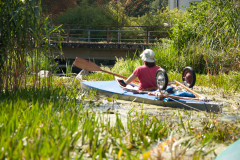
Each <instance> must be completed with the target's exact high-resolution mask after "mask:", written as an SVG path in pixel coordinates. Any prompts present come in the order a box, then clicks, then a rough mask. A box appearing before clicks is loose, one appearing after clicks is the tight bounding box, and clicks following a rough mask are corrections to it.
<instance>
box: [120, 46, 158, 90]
mask: <svg viewBox="0 0 240 160" xmlns="http://www.w3.org/2000/svg"><path fill="white" fill-rule="evenodd" d="M140 57H141V58H142V60H143V62H144V65H142V66H139V67H137V68H136V69H135V70H134V72H133V73H132V74H131V75H130V76H129V77H128V79H127V80H126V81H125V83H124V82H123V84H122V85H123V86H126V85H128V84H130V83H131V82H132V81H133V80H135V79H136V78H138V79H139V81H140V84H139V87H138V89H139V90H156V89H157V85H156V81H155V76H156V72H157V70H158V69H160V68H161V67H160V66H157V65H156V64H155V53H154V52H153V51H152V50H151V49H145V50H144V51H143V52H142V54H141V55H140Z"/></svg>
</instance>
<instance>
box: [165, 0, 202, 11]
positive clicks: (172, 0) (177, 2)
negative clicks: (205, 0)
mask: <svg viewBox="0 0 240 160" xmlns="http://www.w3.org/2000/svg"><path fill="white" fill-rule="evenodd" d="M201 1H202V0H168V5H169V9H170V10H172V9H174V8H178V9H181V10H185V7H188V6H189V4H190V3H191V2H201Z"/></svg>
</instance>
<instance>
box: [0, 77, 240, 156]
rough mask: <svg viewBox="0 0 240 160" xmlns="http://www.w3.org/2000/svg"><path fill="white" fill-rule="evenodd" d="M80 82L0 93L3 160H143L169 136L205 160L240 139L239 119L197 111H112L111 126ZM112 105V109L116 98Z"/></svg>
mask: <svg viewBox="0 0 240 160" xmlns="http://www.w3.org/2000/svg"><path fill="white" fill-rule="evenodd" d="M80 82H81V81H79V80H77V79H75V78H68V79H63V78H59V77H53V85H52V87H50V88H48V89H47V90H46V89H44V88H42V89H41V88H39V89H36V88H33V87H29V88H25V89H19V90H17V91H16V92H1V97H0V109H1V113H0V134H1V137H0V148H1V152H0V158H1V159H4V158H9V159H13V158H17V159H22V158H27V159H40V158H42V159H47V158H51V159H56V158H57V159H62V158H66V159H68V158H79V159H85V158H90V159H96V158H98V159H107V158H113V159H117V158H118V159H119V158H123V157H125V158H127V159H139V158H141V157H142V155H143V153H144V152H146V151H147V150H149V149H151V148H153V147H154V144H155V143H159V141H165V140H167V139H169V138H171V137H174V138H175V139H179V140H181V141H182V142H181V145H182V146H185V147H183V148H181V150H182V153H184V151H185V150H187V149H193V150H195V151H196V153H195V156H196V157H204V156H205V155H208V154H210V153H211V152H210V153H208V152H205V151H204V150H203V149H202V148H203V146H205V147H206V146H208V147H210V148H211V144H212V143H224V144H228V143H232V142H233V141H235V140H236V139H238V138H239V136H240V135H239V133H240V132H239V127H238V126H237V124H239V121H235V124H236V125H235V124H232V123H231V122H225V121H220V120H218V116H216V115H215V116H214V115H209V114H206V115H203V114H201V113H200V112H195V111H181V110H180V111H179V112H177V113H175V112H173V113H171V115H170V116H158V115H150V114H148V113H144V112H143V111H140V112H138V111H135V110H134V106H132V109H131V110H129V112H128V115H127V121H126V123H125V122H124V121H122V120H121V114H119V113H114V115H115V116H116V118H115V122H114V123H113V122H112V121H111V119H110V118H109V117H108V114H107V112H106V113H104V112H101V111H100V112H98V111H96V110H95V108H96V107H97V106H99V105H101V99H100V98H99V97H98V96H97V95H96V92H94V91H85V90H82V88H81V87H80V85H79V83H80ZM108 103H109V105H110V106H111V105H112V103H113V99H111V98H109V101H108ZM192 116H194V117H195V118H194V119H193V118H191V117H192ZM199 119H200V121H199ZM179 135H181V137H179ZM183 137H191V140H190V139H186V140H185V139H183ZM194 146H197V147H196V148H194ZM212 149H213V148H212ZM198 151H201V152H198ZM172 154H173V155H174V154H176V153H174V152H173V151H172ZM179 156H180V155H179Z"/></svg>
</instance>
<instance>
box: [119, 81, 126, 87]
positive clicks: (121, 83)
mask: <svg viewBox="0 0 240 160" xmlns="http://www.w3.org/2000/svg"><path fill="white" fill-rule="evenodd" d="M118 82H119V83H120V85H121V86H123V87H126V86H127V84H126V83H125V81H124V80H122V79H120V80H118Z"/></svg>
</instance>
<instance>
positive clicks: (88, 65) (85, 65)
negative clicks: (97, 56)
mask: <svg viewBox="0 0 240 160" xmlns="http://www.w3.org/2000/svg"><path fill="white" fill-rule="evenodd" d="M73 65H75V66H76V67H78V68H81V69H84V70H86V71H102V72H105V73H108V74H112V75H114V76H117V77H121V78H123V79H127V78H128V77H125V76H122V75H120V74H116V73H113V72H110V71H106V70H103V69H101V68H100V67H99V66H98V65H96V64H95V63H93V62H91V61H88V60H85V59H82V58H79V57H76V59H75V61H74V62H73ZM133 82H135V83H140V82H139V81H137V80H133Z"/></svg>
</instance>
